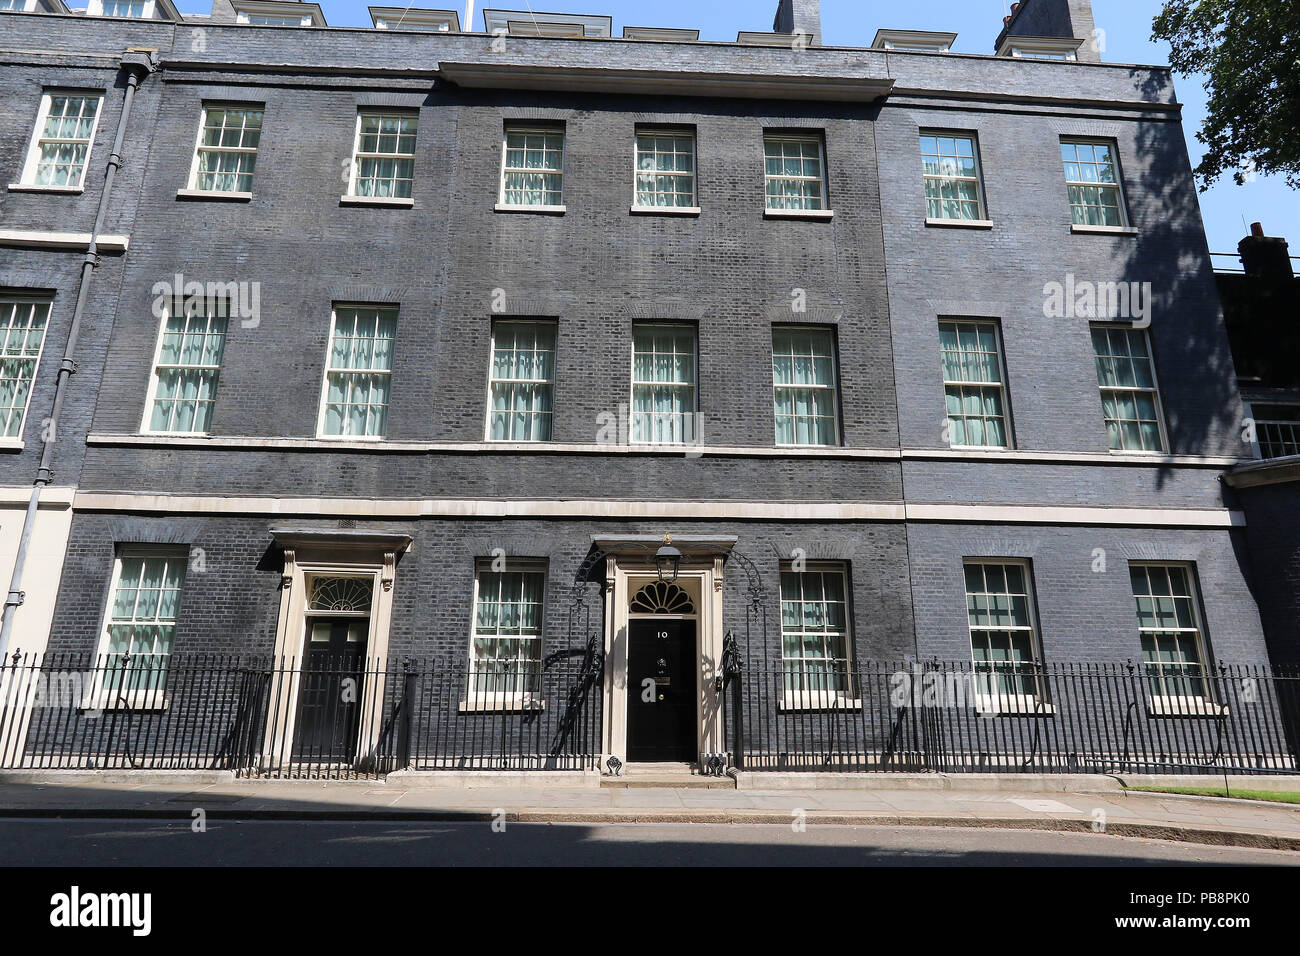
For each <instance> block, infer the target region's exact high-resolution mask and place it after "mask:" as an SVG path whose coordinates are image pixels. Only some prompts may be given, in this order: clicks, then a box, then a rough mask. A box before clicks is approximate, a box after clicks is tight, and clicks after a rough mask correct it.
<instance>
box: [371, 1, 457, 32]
mask: <svg viewBox="0 0 1300 956" xmlns="http://www.w3.org/2000/svg"><path fill="white" fill-rule="evenodd" d="M370 21H371V22H372V23H373V24H374V25H375V29H376V30H419V31H423V32H429V33H459V32H460V14H458V13H457V12H456V11H455V10H421V9H417V8H414V7H412V8H406V7H371V8H370Z"/></svg>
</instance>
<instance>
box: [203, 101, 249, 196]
mask: <svg viewBox="0 0 1300 956" xmlns="http://www.w3.org/2000/svg"><path fill="white" fill-rule="evenodd" d="M214 109H216V110H245V111H250V110H261V112H262V126H261V131H260V133H259V135H258V137H257V146H256V147H254V148H253V149H249V148H247V147H244V146H204V145H203V131H204V130H205V129H207V126H208V110H214ZM265 133H266V105H265V104H264V103H256V102H252V101H249V102H242V103H238V102H227V101H218V100H213V101H211V102H208V101H204V102H203V103H202V104H201V105H200V107H199V131H198V133H197V134H196V135H195V137H194V155H193V158H192V159H191V160H190V175H189V178H188V179H187V180H186V181H185V182H186V187H185V188H186V190H188V191H190V192H193V193H198V194H199V195H203V196H251V195H252V194H253V192H252V188H251V187H252V183H251V182H250V183H249V187H250V188H249V190H248V191H247V192H241V191H239V190H225V189H203V188H202V187H201V186H199V154H200V152H201V151H203V150H216V151H218V152H235V153H252V154H253V155H254V156H255V157H258V158H260V153H261V152H262V136H263V135H265ZM256 175H257V165H256V161H255V162H254V165H253V176H256Z"/></svg>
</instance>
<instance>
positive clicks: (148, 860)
mask: <svg viewBox="0 0 1300 956" xmlns="http://www.w3.org/2000/svg"><path fill="white" fill-rule="evenodd" d="M0 847H3V852H0V864H4V865H10V866H15V865H16V866H67V867H81V866H111V865H127V866H223V865H234V866H282V865H298V866H313V867H327V866H351V865H367V866H485V865H486V866H556V865H570V866H600V865H615V866H658V865H667V866H681V865H689V866H708V865H730V866H853V867H862V866H944V867H952V866H988V865H993V866H1076V867H1087V866H1170V865H1179V864H1186V865H1196V866H1206V865H1211V866H1216V865H1217V866H1232V865H1254V866H1259V865H1264V866H1268V865H1274V866H1300V853H1295V852H1285V851H1280V850H1251V849H1239V848H1232V847H1209V846H1198V845H1193V844H1185V843H1170V842H1163V841H1159V840H1142V839H1134V838H1130V837H1114V836H1105V835H1094V834H1086V833H1049V832H1043V831H1031V830H987V829H973V828H971V829H967V828H954V829H942V828H930V827H890V828H885V827H841V826H817V825H811V826H808V827H807V829H806V830H805V831H804V832H802V833H797V832H794V831H793V830H792V829H791V828H790V827H787V826H775V825H735V824H733V825H717V826H714V825H707V824H610V825H602V826H591V825H587V824H523V823H511V824H508V825H507V826H506V828H505V831H504V832H494V830H493V829H492V826H491V825H490V824H488V823H400V822H375V823H367V822H358V823H327V822H295V821H246V822H235V821H231V820H214V821H208V824H207V831H206V832H204V833H195V832H193V831H192V830H191V828H190V824H189V822H188V821H174V822H173V821H140V820H50V819H30V820H29V819H6V820H0Z"/></svg>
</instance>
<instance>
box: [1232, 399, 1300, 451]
mask: <svg viewBox="0 0 1300 956" xmlns="http://www.w3.org/2000/svg"><path fill="white" fill-rule="evenodd" d="M1244 405H1245V407H1246V417H1247V418H1248V419H1249V420H1250V421H1252V422H1253V423H1254V426H1255V427H1254V433H1255V438H1254V441H1252V442H1251V443H1250V447H1251V451H1252V453H1253V454H1254V455H1255V457H1256V458H1258V459H1260V460H1262V461H1275V460H1277V459H1278V458H1291V457H1293V456H1296V455H1300V399H1295V398H1267V397H1265V398H1252V399H1251V400H1250V401H1248V402H1245V403H1244ZM1261 408H1293V409H1295V412H1296V418H1295V420H1294V421H1290V420H1287V419H1281V418H1266V419H1263V420H1261V419H1260V417H1259V409H1261ZM1265 425H1277V426H1281V427H1287V428H1288V429H1289V430H1290V431H1291V437H1290V438H1283V439H1282V443H1283V444H1284V445H1295V446H1296V451H1294V452H1291V453H1290V454H1287V455H1274V456H1271V457H1266V456H1265V455H1264V441H1263V437H1262V435H1261V431H1262V426H1265Z"/></svg>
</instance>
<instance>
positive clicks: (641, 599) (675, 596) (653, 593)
mask: <svg viewBox="0 0 1300 956" xmlns="http://www.w3.org/2000/svg"><path fill="white" fill-rule="evenodd" d="M630 610H632V611H636V612H638V613H640V614H694V613H695V605H694V604H692V603H691V596H690V595H689V594H688V593H686V591H684V590H683V589H682V588H680V587H678V586H677V585H676V584H670V583H669V582H667V581H651V582H650V583H649V584H647V585H646V586H645V587H643V588H642V589H641V590H640V591H638V592H637V593H636V596H635V597H633V598H632V603H631V605H630Z"/></svg>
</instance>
